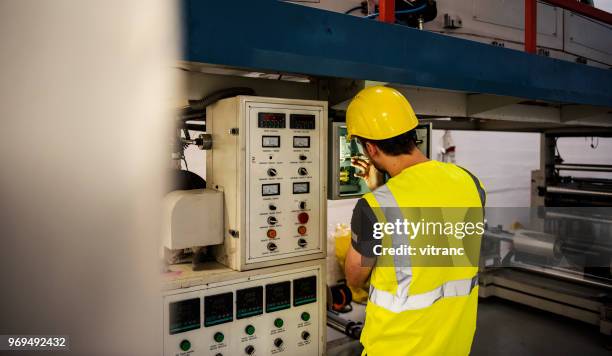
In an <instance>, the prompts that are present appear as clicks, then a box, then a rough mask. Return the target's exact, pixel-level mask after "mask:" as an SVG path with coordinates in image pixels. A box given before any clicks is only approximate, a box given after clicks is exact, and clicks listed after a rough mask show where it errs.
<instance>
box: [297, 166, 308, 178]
mask: <svg viewBox="0 0 612 356" xmlns="http://www.w3.org/2000/svg"><path fill="white" fill-rule="evenodd" d="M298 174H299V175H301V176H305V175H308V170H307V169H306V168H304V167H300V168H299V169H298Z"/></svg>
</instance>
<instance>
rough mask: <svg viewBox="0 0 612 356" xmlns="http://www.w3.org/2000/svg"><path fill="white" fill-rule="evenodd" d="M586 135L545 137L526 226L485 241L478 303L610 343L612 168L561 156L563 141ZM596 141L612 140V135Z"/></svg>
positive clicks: (493, 233) (496, 231) (491, 232)
mask: <svg viewBox="0 0 612 356" xmlns="http://www.w3.org/2000/svg"><path fill="white" fill-rule="evenodd" d="M584 134H585V133H584V132H583V133H580V132H574V133H568V132H567V131H560V132H547V133H544V134H543V135H542V148H541V155H542V158H541V169H540V170H539V171H534V172H533V174H532V208H531V209H530V211H529V214H528V215H529V216H530V221H529V226H527V227H525V228H523V229H517V230H515V231H511V232H510V231H504V230H503V229H501V228H495V227H493V228H490V229H488V231H487V232H486V233H485V238H484V239H483V245H482V246H483V250H482V256H481V261H482V262H483V263H482V264H483V266H484V269H483V271H482V273H481V276H480V286H481V288H480V296H481V297H488V296H491V295H494V296H498V297H501V298H505V299H509V300H513V301H517V302H520V303H524V304H527V305H530V306H533V307H536V308H540V309H544V310H548V311H550V312H553V313H557V314H561V315H565V316H568V317H571V318H575V319H578V320H582V321H585V322H588V323H591V324H594V325H598V326H599V329H600V331H601V332H602V333H604V334H607V335H611V334H612V212H611V210H610V207H612V175H610V173H612V166H609V165H598V164H579V163H565V162H564V161H563V159H562V157H561V156H560V155H559V153H558V150H557V140H558V139H559V138H560V137H567V136H582V135H584ZM595 135H607V136H610V131H609V130H608V131H607V132H606V131H600V132H599V133H595ZM566 172H574V173H573V174H575V176H571V175H568V174H567V173H566ZM594 176H598V177H594ZM606 176H607V177H606ZM492 209H495V208H492ZM497 209H501V210H503V209H504V208H497ZM489 210H490V209H489ZM501 213H504V211H502V212H501ZM505 213H508V211H506V212H505ZM500 267H501V268H500ZM505 267H512V268H505Z"/></svg>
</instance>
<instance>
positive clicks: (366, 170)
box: [351, 157, 384, 190]
mask: <svg viewBox="0 0 612 356" xmlns="http://www.w3.org/2000/svg"><path fill="white" fill-rule="evenodd" d="M351 166H353V167H355V168H357V169H360V170H361V171H362V172H357V173H355V175H356V176H357V177H359V178H361V179H363V180H364V181H365V182H366V184H367V186H368V188H370V190H374V189H376V188H378V187H380V186H381V185H383V183H384V177H383V174H382V173H380V172H379V171H378V169H376V167H374V165H373V164H372V163H370V161H368V160H366V159H364V158H361V157H353V158H351Z"/></svg>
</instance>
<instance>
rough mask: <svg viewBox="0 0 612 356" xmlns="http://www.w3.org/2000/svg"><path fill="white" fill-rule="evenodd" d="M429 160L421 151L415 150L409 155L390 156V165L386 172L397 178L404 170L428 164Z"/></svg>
mask: <svg viewBox="0 0 612 356" xmlns="http://www.w3.org/2000/svg"><path fill="white" fill-rule="evenodd" d="M427 161H429V158H427V156H425V155H424V154H423V153H422V152H421V151H419V150H418V149H415V150H414V151H413V152H412V153H410V154H408V155H399V156H390V157H388V163H387V167H385V168H386V171H387V173H389V175H390V176H391V177H395V176H396V175H398V174H400V173H401V172H402V171H403V170H404V169H406V168H408V167H412V166H414V165H417V164H419V163H423V162H427Z"/></svg>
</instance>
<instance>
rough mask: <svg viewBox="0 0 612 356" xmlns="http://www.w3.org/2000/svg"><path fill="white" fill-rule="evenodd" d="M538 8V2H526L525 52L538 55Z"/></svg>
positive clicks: (528, 0) (532, 0) (533, 0)
mask: <svg viewBox="0 0 612 356" xmlns="http://www.w3.org/2000/svg"><path fill="white" fill-rule="evenodd" d="M537 35H538V6H537V3H536V0H525V52H527V53H536V41H537Z"/></svg>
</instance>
